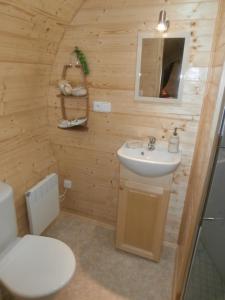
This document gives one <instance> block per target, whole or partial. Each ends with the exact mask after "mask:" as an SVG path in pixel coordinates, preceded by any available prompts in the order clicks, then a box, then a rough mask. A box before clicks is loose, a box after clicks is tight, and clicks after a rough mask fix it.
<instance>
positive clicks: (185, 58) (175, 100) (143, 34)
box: [134, 32, 190, 104]
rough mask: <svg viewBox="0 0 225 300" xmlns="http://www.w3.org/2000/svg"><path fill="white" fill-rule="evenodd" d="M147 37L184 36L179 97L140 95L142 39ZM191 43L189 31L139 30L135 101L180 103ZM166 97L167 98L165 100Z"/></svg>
mask: <svg viewBox="0 0 225 300" xmlns="http://www.w3.org/2000/svg"><path fill="white" fill-rule="evenodd" d="M146 38H152V39H153V38H184V39H185V42H184V52H183V61H182V66H181V78H180V83H179V89H178V98H160V97H144V96H140V95H139V88H140V80H139V79H140V76H139V74H140V72H141V56H142V40H143V39H146ZM189 45H190V34H189V33H187V32H174V33H163V34H162V33H151V32H138V45H137V60H136V78H135V95H134V99H135V101H142V102H160V103H165V104H167V103H180V102H181V100H182V92H183V84H184V75H185V72H186V70H187V68H188V50H189ZM165 99H166V100H165Z"/></svg>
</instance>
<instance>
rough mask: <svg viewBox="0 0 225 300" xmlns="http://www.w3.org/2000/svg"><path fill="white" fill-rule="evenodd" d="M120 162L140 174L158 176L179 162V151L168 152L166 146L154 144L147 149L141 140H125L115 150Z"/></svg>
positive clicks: (173, 167)
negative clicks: (154, 146)
mask: <svg viewBox="0 0 225 300" xmlns="http://www.w3.org/2000/svg"><path fill="white" fill-rule="evenodd" d="M117 155H118V158H119V161H120V162H121V164H123V165H124V166H125V167H126V168H127V169H129V170H130V171H133V172H134V173H136V174H138V175H141V176H149V177H158V176H164V175H167V174H169V173H172V172H174V171H175V170H176V169H177V167H178V166H179V164H180V161H181V153H180V152H178V153H169V152H168V150H167V147H166V146H165V147H163V146H158V145H156V149H155V150H153V151H150V150H148V148H147V144H144V143H142V142H130V141H128V142H126V143H125V144H123V146H122V147H121V148H120V149H119V150H118V151H117Z"/></svg>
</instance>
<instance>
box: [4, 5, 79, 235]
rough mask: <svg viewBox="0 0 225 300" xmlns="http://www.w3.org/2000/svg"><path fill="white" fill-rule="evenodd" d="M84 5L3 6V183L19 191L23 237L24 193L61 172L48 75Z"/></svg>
mask: <svg viewBox="0 0 225 300" xmlns="http://www.w3.org/2000/svg"><path fill="white" fill-rule="evenodd" d="M82 2H83V0H64V1H62V0H47V1H45V0H19V1H18V0H2V1H1V2H0V180H4V181H6V182H8V183H9V184H11V185H12V186H13V188H14V192H15V204H16V210H17V218H18V227H19V232H20V234H23V233H24V232H27V230H28V227H27V216H26V208H25V199H24V192H25V191H26V190H27V189H28V188H29V187H30V186H32V185H33V184H35V183H36V182H37V181H39V180H40V179H41V178H42V177H43V176H45V175H46V174H47V173H49V172H52V171H55V170H56V168H57V163H56V159H55V158H54V156H53V151H52V149H51V146H50V143H49V138H48V135H47V125H48V119H47V94H48V89H49V76H50V73H51V67H52V63H53V61H54V59H55V55H56V52H57V49H58V43H59V41H60V40H61V38H62V35H63V33H64V28H65V25H66V24H68V23H70V21H71V19H72V18H73V16H74V14H75V13H76V10H77V8H79V7H80V5H81V3H82Z"/></svg>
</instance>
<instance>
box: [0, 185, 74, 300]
mask: <svg viewBox="0 0 225 300" xmlns="http://www.w3.org/2000/svg"><path fill="white" fill-rule="evenodd" d="M75 267H76V261H75V257H74V254H73V252H72V250H71V249H70V248H69V247H68V246H67V245H66V244H65V243H63V242H61V241H59V240H56V239H53V238H49V237H43V236H38V235H25V236H24V237H22V238H19V237H17V224H16V214H15V208H14V204H13V191H12V188H11V187H10V186H9V185H8V184H6V183H3V182H0V285H2V286H3V287H4V288H5V289H6V290H7V291H8V292H9V293H10V294H11V295H12V296H13V298H14V299H43V300H44V299H53V298H54V296H55V294H56V293H57V292H58V291H59V290H61V289H62V288H63V287H64V286H65V285H66V284H67V283H68V282H69V281H70V279H71V278H72V277H73V274H74V272H75Z"/></svg>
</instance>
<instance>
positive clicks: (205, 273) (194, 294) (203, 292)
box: [184, 242, 225, 300]
mask: <svg viewBox="0 0 225 300" xmlns="http://www.w3.org/2000/svg"><path fill="white" fill-rule="evenodd" d="M187 287H188V288H187V291H186V295H185V297H184V298H185V300H224V299H225V285H224V282H223V280H222V278H221V277H220V275H219V273H218V271H217V269H216V266H215V265H214V263H213V261H212V259H211V258H210V256H209V255H208V253H207V251H206V249H205V247H204V245H203V243H201V242H199V244H198V248H197V251H196V256H195V264H194V265H193V267H192V271H191V276H190V281H189V282H188V286H187Z"/></svg>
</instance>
